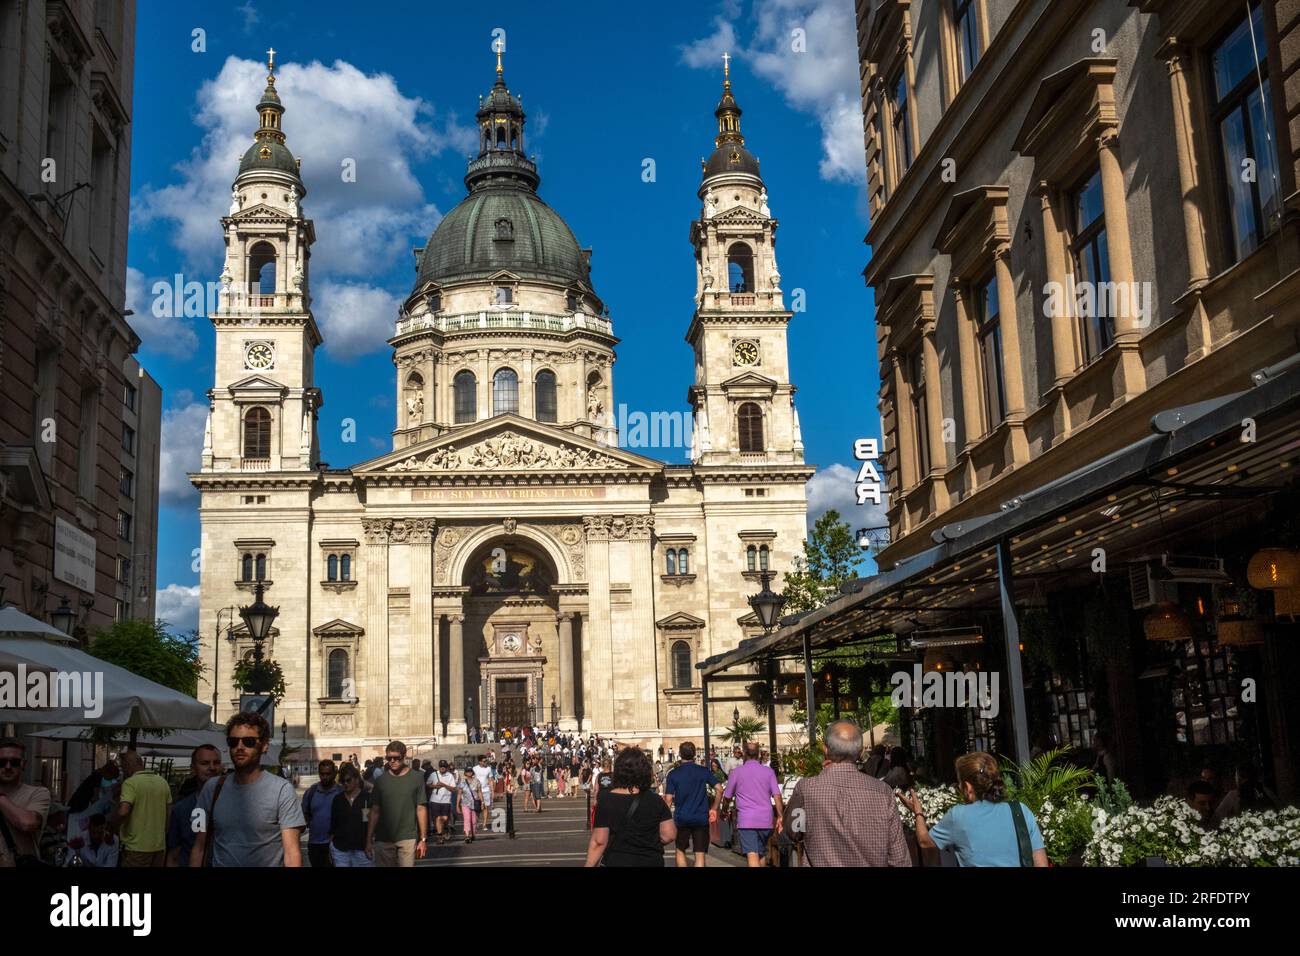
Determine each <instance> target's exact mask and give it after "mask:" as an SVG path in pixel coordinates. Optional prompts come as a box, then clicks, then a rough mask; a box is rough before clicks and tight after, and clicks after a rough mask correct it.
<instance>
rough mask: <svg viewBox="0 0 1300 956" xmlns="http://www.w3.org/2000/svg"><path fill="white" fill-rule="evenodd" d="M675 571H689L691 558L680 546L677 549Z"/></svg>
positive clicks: (688, 572) (681, 572)
mask: <svg viewBox="0 0 1300 956" xmlns="http://www.w3.org/2000/svg"><path fill="white" fill-rule="evenodd" d="M677 573H678V574H690V573H691V559H690V557H689V556H688V555H687V552H686V549H685V548H681V549H679V550H678V551H677Z"/></svg>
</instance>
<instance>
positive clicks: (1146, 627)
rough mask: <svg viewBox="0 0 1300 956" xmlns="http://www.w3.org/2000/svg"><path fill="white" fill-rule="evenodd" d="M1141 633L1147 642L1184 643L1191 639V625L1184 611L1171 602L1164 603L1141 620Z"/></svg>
mask: <svg viewBox="0 0 1300 956" xmlns="http://www.w3.org/2000/svg"><path fill="white" fill-rule="evenodd" d="M1142 631H1143V633H1145V634H1146V637H1147V640H1148V641H1186V640H1190V639H1191V637H1192V624H1191V621H1190V620H1188V618H1187V612H1186V611H1184V610H1183V609H1182V608H1181V607H1179V606H1178V605H1177V604H1174V603H1173V602H1172V601H1164V602H1163V603H1160V604H1157V605H1156V606H1155V607H1153V608H1152V609H1151V611H1150V613H1148V614H1147V616H1146V617H1145V618H1143V620H1142Z"/></svg>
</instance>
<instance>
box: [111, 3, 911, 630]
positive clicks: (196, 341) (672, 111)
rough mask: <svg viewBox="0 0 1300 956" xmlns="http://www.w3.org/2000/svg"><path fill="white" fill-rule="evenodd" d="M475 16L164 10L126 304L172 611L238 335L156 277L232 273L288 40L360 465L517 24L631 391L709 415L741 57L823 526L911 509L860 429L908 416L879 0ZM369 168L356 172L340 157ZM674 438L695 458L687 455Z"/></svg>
mask: <svg viewBox="0 0 1300 956" xmlns="http://www.w3.org/2000/svg"><path fill="white" fill-rule="evenodd" d="M467 6H468V5H466V4H444V3H441V2H430V3H405V2H398V3H391V4H386V5H384V6H383V8H382V16H381V15H379V14H380V10H379V9H378V8H371V7H370V6H369V5H366V4H356V3H351V2H348V3H344V2H335V0H318V2H311V3H306V2H303V3H291V2H284V0H281V2H277V3H258V2H255V0H253V2H244V3H238V4H237V3H233V2H224V3H223V2H204V3H197V2H168V3H162V2H158V0H145V2H143V3H141V4H139V6H138V20H137V35H136V80H135V94H134V97H135V98H134V108H133V125H132V138H133V142H132V160H131V161H132V170H131V178H132V206H131V230H130V238H129V253H128V264H129V269H128V278H127V301H126V303H125V305H126V307H127V308H129V309H133V310H134V312H135V314H134V315H133V316H132V317H131V318H130V321H131V323H132V325H133V327H134V328H135V330H136V331H137V332H138V333H139V334H140V336H141V339H142V345H141V347H140V351H139V358H140V361H141V363H142V364H143V365H144V366H145V368H146V369H148V371H149V373H150V374H151V375H153V377H154V378H155V379H156V380H157V381H158V382H159V384H160V385H161V386H162V388H163V409H164V410H163V436H162V439H163V440H162V461H161V478H160V499H161V513H160V516H159V533H158V536H159V541H158V587H159V593H158V606H157V615H158V617H159V618H161V619H163V620H165V621H167V622H168V623H169V624H171V625H172V627H173V628H174V629H176V630H188V629H190V628H192V627H194V626H195V624H196V622H197V614H198V572H197V563H196V561H195V557H194V555H195V553H196V552H195V549H196V548H198V546H199V541H200V533H199V519H198V494H197V492H196V490H195V489H194V487H193V486H192V485H191V484H190V483H189V481H188V479H187V478H186V473H187V472H191V471H197V470H198V468H199V464H200V453H201V449H202V442H203V426H204V421H205V417H206V413H207V399H206V396H205V393H206V391H207V389H208V388H210V387H212V385H213V384H214V382H213V374H214V361H213V360H214V346H213V341H214V337H213V332H212V327H211V324H210V323H209V322H208V320H207V319H206V317H204V316H202V315H196V316H188V317H185V316H182V317H160V316H159V315H157V314H156V313H157V312H158V311H160V310H159V309H158V308H156V302H157V299H158V296H157V294H156V290H157V285H156V284H157V283H159V282H165V283H167V284H168V285H167V288H168V289H170V288H171V287H172V285H173V284H174V283H175V279H174V277H175V276H180V277H181V281H182V282H199V283H204V284H206V283H209V282H215V281H216V278H217V275H218V274H219V273H220V271H221V262H222V231H221V225H220V222H219V220H220V218H221V216H223V215H224V214H225V213H226V211H227V209H228V207H229V203H230V188H231V182H232V180H233V179H234V177H235V173H236V172H237V169H238V162H239V157H240V156H241V155H242V154H243V152H244V151H245V150H246V149H247V148H248V146H249V145H250V144H251V143H252V134H253V131H254V130H255V129H256V127H257V113H256V109H255V105H256V103H257V101H258V99H259V98H260V94H261V91H262V89H263V87H264V86H265V73H266V69H265V60H266V52H265V51H266V50H267V49H268V47H273V48H274V49H275V51H276V54H275V60H276V73H277V79H276V88H277V90H278V91H279V93H280V96H281V99H282V101H283V103H284V106H285V113H284V120H283V125H284V132H285V135H286V139H287V145H288V147H289V149H290V150H291V151H292V152H293V153H294V155H295V156H299V157H301V159H302V177H303V180H304V183H305V185H306V188H307V195H306V197H305V199H304V200H303V209H304V213H305V215H307V216H309V217H310V218H312V219H313V220H314V222H315V229H316V237H317V240H316V244H315V245H314V247H313V250H312V251H313V258H312V289H311V291H312V300H313V302H312V308H313V311H314V313H315V315H316V319H317V322H318V323H319V325H320V327H321V331H322V333H323V335H324V338H325V343H324V345H323V346H322V348H321V349H320V350H319V351H318V353H317V364H316V384H317V385H318V386H319V387H320V388H321V389H322V391H323V393H324V399H325V404H324V407H323V408H322V409H321V412H320V418H319V431H320V438H321V447H322V457H323V458H324V459H325V460H327V461H328V462H330V464H331V466H332V467H346V466H349V465H353V464H356V463H358V462H362V461H366V460H368V459H371V458H374V457H376V456H378V455H380V454H382V453H383V452H385V451H386V450H391V430H392V428H393V425H394V419H395V415H396V410H395V408H394V405H393V401H394V400H393V394H394V387H393V382H394V375H395V371H394V368H393V365H392V360H391V350H390V348H389V347H388V345H387V344H386V340H387V339H388V338H389V337H390V336H391V335H392V333H393V323H394V322H395V320H396V317H397V312H398V308H399V306H400V304H401V302H402V300H403V299H404V298H405V296H406V295H407V294H409V292H410V291H411V287H412V284H413V282H414V279H415V273H414V258H413V256H412V253H411V250H412V249H413V248H415V247H420V246H424V245H425V244H426V242H427V240H428V236H429V234H430V233H431V232H432V231H433V229H434V227H435V226H436V225H437V223H438V222H439V220H440V219H441V218H442V216H443V215H444V214H445V213H447V212H448V211H449V210H451V209H452V208H453V207H454V206H455V205H456V204H457V203H458V202H460V201H461V200H462V199H463V198H464V196H465V187H464V183H463V181H462V177H463V175H464V172H465V163H466V157H467V154H468V153H470V152H471V151H473V150H474V149H475V134H474V112H475V110H476V109H477V107H478V98H479V96H480V95H482V94H486V93H487V92H488V90H489V89H490V88H491V85H492V82H493V80H494V79H495V62H496V61H495V54H494V53H493V52H492V49H493V48H492V44H493V41H494V38H495V37H496V36H498V35H499V34H494V31H497V30H500V31H504V38H505V56H504V61H505V78H506V82H507V84H508V85H509V86H510V89H511V91H512V92H514V93H516V94H518V95H522V101H523V106H524V110H525V111H526V113H527V114H528V118H527V126H526V132H525V137H526V142H527V144H528V145H527V149H528V152H529V153H530V154H536V159H537V163H538V166H539V171H540V173H541V177H542V183H541V187H540V190H539V191H540V194H541V196H542V198H543V199H544V200H546V202H547V203H549V204H550V205H551V206H552V207H553V208H555V209H556V210H557V211H558V212H559V213H560V214H561V215H562V216H563V217H564V218H565V220H566V221H567V222H568V223H569V225H570V227H571V228H572V229H573V231H574V233H575V234H576V236H577V238H578V241H579V243H580V244H581V245H582V246H584V247H591V248H592V249H593V255H592V281H593V283H594V285H595V287H596V290H597V292H598V293H599V294H600V296H601V297H602V299H603V300H604V301H605V303H606V304H607V306H608V307H609V310H610V316H611V318H612V320H613V322H614V331H615V334H616V335H618V336H619V337H620V339H621V340H622V342H621V345H620V346H619V348H618V353H617V354H618V358H617V362H616V364H615V366H614V376H613V380H614V389H615V403H616V404H625V405H626V406H627V408H628V409H629V410H632V411H635V410H641V411H645V412H647V413H648V412H651V411H681V412H686V411H687V410H688V405H687V402H686V392H687V387H688V386H689V385H691V384H692V380H693V375H694V368H693V361H692V355H691V349H690V346H688V345H687V344H686V341H685V338H684V336H685V332H686V329H687V326H688V324H689V322H690V318H691V313H692V310H693V308H694V302H693V296H694V293H695V271H694V258H693V253H692V249H691V245H690V242H689V231H690V223H691V221H692V220H693V219H695V218H698V216H699V215H700V201H699V199H698V197H697V195H696V190H697V188H698V186H699V180H700V159H701V158H702V157H704V156H706V155H707V154H708V153H709V152H710V151H711V150H712V148H713V137H714V135H715V134H716V132H717V121H716V119H715V118H714V116H713V109H714V107H715V106H716V104H717V101H718V98H719V96H720V94H721V88H722V54H723V52H724V51H726V52H729V53H730V54H731V56H732V60H731V78H732V87H733V92H734V93H735V96H736V99H737V101H738V102H739V104H740V105H741V107H742V109H743V110H744V115H743V118H742V128H743V131H744V134H745V137H746V145H747V146H748V147H749V149H750V150H751V151H752V152H754V154H755V155H757V156H758V158H759V160H760V161H761V163H762V170H763V179H764V182H765V184H766V186H767V189H768V193H769V196H770V205H771V209H772V214H773V215H774V216H775V217H776V218H777V219H778V220H779V222H780V228H779V230H778V232H777V244H776V252H777V261H778V264H779V268H780V272H781V276H782V282H781V284H782V287H783V289H784V290H785V292H786V301H787V303H790V302H792V301H793V299H794V295H793V294H794V292H795V290H803V293H804V295H803V302H804V305H805V310H804V311H802V312H797V313H796V314H795V316H794V318H793V319H792V320H791V323H790V325H789V353H790V363H791V379H792V381H793V383H794V384H795V386H796V388H797V394H796V399H795V402H796V406H797V408H798V410H799V415H800V421H801V425H802V430H803V440H804V445H805V457H806V460H807V461H808V462H809V463H810V464H814V465H816V466H817V473H816V475H815V476H814V477H813V479H812V480H811V481H810V483H809V485H808V496H809V513H810V520H811V519H812V518H815V517H816V516H818V515H820V514H821V513H823V512H825V511H826V510H827V509H828V508H831V507H834V508H837V509H838V510H839V511H840V512H841V514H844V515H845V516H846V518H847V520H849V521H850V523H851V524H852V525H853V526H854V527H864V526H872V525H880V524H884V523H885V522H884V517H883V513H882V511H881V510H880V509H879V508H873V507H863V508H859V507H857V506H856V505H855V503H854V500H855V496H854V480H855V477H856V474H857V463H856V462H855V461H854V459H853V441H854V439H856V438H859V437H868V436H876V437H879V433H880V418H879V413H878V411H877V408H876V394H877V391H878V384H879V383H878V377H877V362H876V357H875V331H874V325H873V307H872V302H871V296H870V291H869V290H868V289H867V288H866V286H865V284H864V282H863V278H862V270H863V268H864V267H865V265H866V262H867V258H868V249H867V247H866V246H865V245H864V244H863V236H864V235H865V234H866V230H867V225H868V223H867V212H866V198H865V190H864V185H865V170H864V169H863V147H862V113H861V108H860V105H859V100H858V68H857V59H856V42H855V33H854V30H855V26H854V16H853V3H852V0H721V2H707V0H706V2H704V3H696V2H690V0H662V2H658V3H655V4H653V5H649V6H632V5H627V4H621V3H612V2H590V3H589V2H573V3H556V4H538V3H523V2H515V0H503V2H498V3H495V4H493V5H492V6H491V10H490V11H487V10H486V9H466V7H467ZM349 159H350V160H354V161H355V166H356V171H357V175H356V177H355V182H345V181H344V179H345V177H344V176H343V175H341V172H340V170H341V168H342V164H343V163H344V162H345V161H346V160H349ZM647 160H653V164H648V163H647V162H646V161H647ZM647 169H651V170H652V172H653V175H652V176H648V175H647V174H646V170H647ZM647 180H649V181H647ZM168 295H170V292H169V293H168ZM348 418H351V419H354V420H355V422H356V435H355V441H353V442H351V443H345V442H344V437H345V430H344V428H343V425H342V422H343V420H344V419H348ZM650 453H651V454H653V455H654V456H655V457H659V458H662V459H663V460H665V461H669V462H683V461H685V460H686V449H680V450H679V449H652V450H650ZM866 567H870V565H869V564H868V565H867V566H866Z"/></svg>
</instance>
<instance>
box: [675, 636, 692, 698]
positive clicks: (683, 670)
mask: <svg viewBox="0 0 1300 956" xmlns="http://www.w3.org/2000/svg"><path fill="white" fill-rule="evenodd" d="M690 686H691V645H689V644H687V643H686V642H685V641H676V642H674V643H673V687H674V688H684V687H690Z"/></svg>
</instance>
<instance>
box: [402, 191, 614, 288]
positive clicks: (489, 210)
mask: <svg viewBox="0 0 1300 956" xmlns="http://www.w3.org/2000/svg"><path fill="white" fill-rule="evenodd" d="M498 224H500V225H498ZM503 269H506V270H509V271H510V272H513V273H515V274H516V275H518V276H520V277H521V278H526V279H540V280H543V281H549V282H557V283H560V284H562V285H569V284H577V285H580V286H583V287H585V288H590V285H589V284H588V279H589V271H588V268H587V257H586V255H585V254H584V253H583V251H582V249H580V248H579V247H578V240H577V239H576V238H574V235H573V231H572V230H570V229H569V226H568V224H567V223H565V221H564V220H563V219H561V218H560V214H559V213H557V212H556V211H555V210H554V209H552V208H551V207H550V206H548V205H546V203H544V202H542V200H541V199H540V198H538V196H537V194H536V193H534V192H532V191H531V190H529V189H520V188H511V187H509V186H502V187H498V188H493V187H488V188H480V189H477V190H475V191H474V192H473V193H471V194H470V195H469V196H467V197H466V198H465V199H464V200H463V201H462V202H461V203H460V205H458V206H456V208H455V209H453V210H452V211H451V212H449V213H447V215H446V216H444V217H443V220H442V222H440V223H439V224H438V228H437V229H435V230H434V231H433V235H432V236H430V237H429V242H428V245H426V246H425V247H424V252H423V254H422V255H421V257H420V265H419V278H418V279H417V280H416V287H417V288H419V287H420V286H422V285H424V283H426V282H448V281H454V280H466V279H476V278H486V277H487V276H490V275H492V274H493V273H496V272H499V271H501V270H503Z"/></svg>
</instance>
